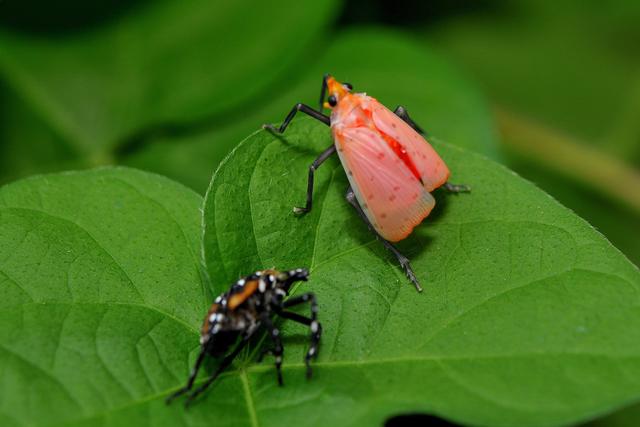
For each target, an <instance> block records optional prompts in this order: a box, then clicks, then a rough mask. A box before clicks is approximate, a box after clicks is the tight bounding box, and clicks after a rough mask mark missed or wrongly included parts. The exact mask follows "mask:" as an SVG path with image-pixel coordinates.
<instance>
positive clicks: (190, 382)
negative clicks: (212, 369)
mask: <svg viewBox="0 0 640 427" xmlns="http://www.w3.org/2000/svg"><path fill="white" fill-rule="evenodd" d="M205 355H206V351H205V350H204V348H203V349H201V350H200V354H199V355H198V359H197V360H196V364H195V365H194V367H193V370H192V371H191V374H190V375H189V380H188V381H187V385H186V386H184V387H182V388H181V389H180V390H178V391H176V392H175V393H173V394H172V395H171V396H169V397H167V399H166V400H165V403H166V404H167V405H168V404H170V403H171V401H173V399H175V398H176V397H178V396H181V395H182V394H184V393H186V392H188V391H189V390H191V387H193V382H194V381H195V380H196V376H197V375H198V371H199V370H200V365H201V364H202V361H203V360H204V357H205Z"/></svg>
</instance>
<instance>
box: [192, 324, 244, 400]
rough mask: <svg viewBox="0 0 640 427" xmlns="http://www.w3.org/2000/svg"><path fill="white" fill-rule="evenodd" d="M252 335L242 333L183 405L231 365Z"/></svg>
mask: <svg viewBox="0 0 640 427" xmlns="http://www.w3.org/2000/svg"><path fill="white" fill-rule="evenodd" d="M252 335H253V334H252V333H249V334H247V335H244V336H243V337H242V341H240V342H239V343H238V345H236V348H234V349H233V351H232V352H231V353H229V354H228V355H227V356H225V358H224V359H222V362H220V365H219V366H218V369H216V371H215V372H214V373H213V374H212V375H211V376H210V377H209V378H208V379H207V381H205V382H204V384H202V385H201V386H200V387H198V388H197V389H195V390H194V391H193V392H192V393H191V394H190V395H189V397H187V400H186V401H185V402H184V405H185V406H189V405H190V404H191V402H193V400H194V399H195V398H196V397H198V395H199V394H200V393H202V392H203V391H205V390H206V389H207V387H209V386H210V385H211V383H213V382H214V381H215V380H216V378H218V377H219V376H220V374H221V373H222V372H223V371H224V370H225V369H227V368H228V367H229V365H231V362H233V359H235V358H236V356H237V355H238V353H240V351H241V350H242V349H243V348H244V346H245V345H247V343H248V342H249V339H250V338H251V336H252Z"/></svg>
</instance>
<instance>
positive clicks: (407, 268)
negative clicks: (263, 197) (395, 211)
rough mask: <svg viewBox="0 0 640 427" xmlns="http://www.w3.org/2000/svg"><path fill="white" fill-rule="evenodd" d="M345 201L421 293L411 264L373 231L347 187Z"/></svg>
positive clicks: (350, 189) (420, 287)
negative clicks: (393, 256)
mask: <svg viewBox="0 0 640 427" xmlns="http://www.w3.org/2000/svg"><path fill="white" fill-rule="evenodd" d="M346 199H347V201H348V202H349V203H350V204H351V205H352V206H353V207H354V208H356V211H357V212H358V215H360V218H362V220H363V221H364V222H365V223H366V224H367V226H368V227H369V230H371V232H372V233H373V234H375V236H376V238H377V239H378V240H380V241H381V242H382V244H383V245H384V247H385V248H387V249H388V250H389V251H391V253H393V255H395V257H396V259H397V260H398V262H399V263H400V266H401V267H402V269H403V270H404V273H405V274H406V275H407V277H408V278H409V280H411V283H413V286H415V287H416V290H417V291H418V292H422V286H420V282H418V278H417V277H416V275H415V273H414V272H413V268H411V262H410V261H409V258H407V257H406V256H404V255H402V254H401V253H400V251H398V249H397V248H396V247H395V246H393V245H392V244H391V242H389V241H388V240H386V239H385V238H384V237H382V236H381V235H380V233H378V231H377V230H376V229H375V227H374V226H373V225H372V224H371V222H369V218H367V215H366V214H365V213H364V211H363V210H362V207H361V206H360V203H358V200H357V199H356V195H355V193H354V192H353V189H352V188H351V187H349V189H348V190H347V195H346Z"/></svg>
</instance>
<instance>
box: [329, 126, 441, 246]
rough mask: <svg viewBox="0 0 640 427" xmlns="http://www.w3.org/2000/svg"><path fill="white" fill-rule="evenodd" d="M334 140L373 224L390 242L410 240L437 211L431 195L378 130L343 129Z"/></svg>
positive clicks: (363, 207) (350, 180) (352, 186)
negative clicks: (414, 230) (431, 213)
mask: <svg viewBox="0 0 640 427" xmlns="http://www.w3.org/2000/svg"><path fill="white" fill-rule="evenodd" d="M334 138H335V141H336V145H337V146H338V155H339V156H340V160H341V161H342V164H343V165H344V168H345V170H346V171H347V176H348V179H349V182H350V183H351V188H353V191H354V193H355V195H356V198H357V199H358V202H359V203H360V206H361V207H362V209H363V210H364V212H365V214H366V215H367V218H368V219H369V221H370V222H371V224H373V226H374V227H375V229H376V230H377V231H378V233H380V235H382V237H384V238H385V239H386V240H389V241H392V242H396V241H399V240H402V239H404V238H405V237H407V236H408V235H409V234H410V233H411V231H412V230H413V228H414V227H415V226H416V225H418V224H419V223H420V222H421V221H422V220H423V219H424V218H425V217H426V216H427V215H429V212H431V209H433V206H434V205H435V200H434V199H433V197H432V196H431V194H429V192H428V191H426V190H425V188H424V187H423V186H422V185H421V184H420V181H418V179H417V178H416V177H415V176H414V175H413V173H412V172H411V171H410V170H409V169H408V168H407V167H406V166H405V165H404V164H403V162H402V160H401V159H400V158H399V157H398V156H397V155H396V153H394V152H393V150H392V149H391V148H390V147H389V144H388V143H387V142H386V141H385V140H384V139H383V138H382V136H381V135H380V134H379V133H377V132H376V131H375V130H373V129H370V128H367V127H348V128H342V129H341V130H340V131H339V132H334Z"/></svg>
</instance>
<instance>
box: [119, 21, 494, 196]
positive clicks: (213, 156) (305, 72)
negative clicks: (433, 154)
mask: <svg viewBox="0 0 640 427" xmlns="http://www.w3.org/2000/svg"><path fill="white" fill-rule="evenodd" d="M326 72H331V73H332V74H333V75H334V76H336V77H337V78H339V79H341V80H344V81H348V82H350V83H352V84H353V85H354V87H355V90H356V91H363V92H367V93H369V94H370V95H372V96H375V97H376V98H378V99H379V100H380V101H381V102H383V103H385V104H386V105H388V106H389V107H390V108H395V107H396V106H397V105H404V106H405V107H406V108H407V109H408V110H409V112H410V114H411V116H412V117H413V118H414V119H415V120H416V121H417V122H418V123H420V125H421V126H422V127H424V128H425V129H426V130H427V131H428V132H429V133H430V134H431V135H436V136H438V137H440V138H444V139H446V140H447V141H449V142H451V143H453V144H456V145H459V146H462V147H465V148H468V149H471V150H474V151H478V152H481V153H483V154H485V155H487V156H490V157H492V158H494V159H500V153H499V150H498V142H497V138H496V134H495V129H494V126H493V120H492V116H491V113H490V111H489V108H488V106H487V103H486V102H485V100H484V98H483V97H482V95H481V94H480V92H479V91H478V90H477V88H476V87H475V86H474V85H473V84H472V83H470V81H469V79H468V77H467V76H465V75H464V73H462V72H461V71H460V70H458V69H456V68H455V67H454V66H452V65H451V64H449V63H448V62H447V61H444V60H443V59H442V57H441V56H440V55H438V54H435V53H434V52H433V51H432V50H431V49H429V48H425V47H423V46H421V45H420V44H418V43H417V42H416V41H415V40H412V39H411V38H409V37H406V36H405V35H402V34H400V33H398V32H394V31H390V30H387V29H384V28H375V27H368V28H357V29H352V30H349V31H344V32H341V33H339V34H338V35H336V36H335V37H334V38H333V39H332V41H331V43H330V44H329V46H328V48H327V49H326V50H324V51H322V52H320V53H319V54H318V56H317V58H316V59H314V60H310V61H307V62H305V64H304V67H300V68H299V69H297V70H292V72H291V75H290V77H289V80H288V83H287V86H286V87H285V88H283V89H282V91H281V92H279V93H274V95H273V96H272V97H271V98H269V99H266V100H264V101H262V102H256V103H253V104H251V105H246V106H245V107H244V108H243V111H242V112H240V113H238V114H236V115H235V116H230V117H227V120H225V121H222V122H219V123H215V126H213V127H212V129H211V130H210V131H208V132H205V133H203V134H200V135H195V136H193V135H190V136H187V137H178V138H163V139H161V140H160V141H157V142H156V143H154V144H150V145H149V146H148V147H145V148H144V149H142V150H141V151H139V152H137V153H133V154H132V155H129V156H127V157H126V158H124V159H122V161H123V162H124V163H125V164H127V165H130V166H134V167H138V168H143V169H147V170H151V171H154V172H158V173H162V174H163V175H167V176H169V177H171V178H174V179H176V180H178V181H180V182H183V183H185V184H187V185H189V186H191V187H192V188H194V189H196V190H198V191H203V192H204V190H205V189H206V186H207V184H208V183H209V178H210V173H211V169H213V167H214V166H215V165H217V164H218V162H219V161H220V160H222V159H223V158H224V156H225V155H226V154H227V153H228V152H229V151H230V150H231V148H232V147H233V146H235V144H236V143H237V141H239V140H241V139H242V138H243V137H245V136H246V135H247V134H249V133H250V132H253V131H255V130H256V129H258V128H259V127H260V126H261V125H262V124H263V123H265V122H269V123H279V122H281V121H282V120H283V119H284V117H285V116H286V114H287V113H288V112H289V110H290V109H291V107H293V106H294V105H295V104H296V103H297V102H304V103H307V104H309V105H310V106H312V107H313V108H317V105H318V97H319V93H320V83H321V79H322V75H323V74H324V73H326Z"/></svg>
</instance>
